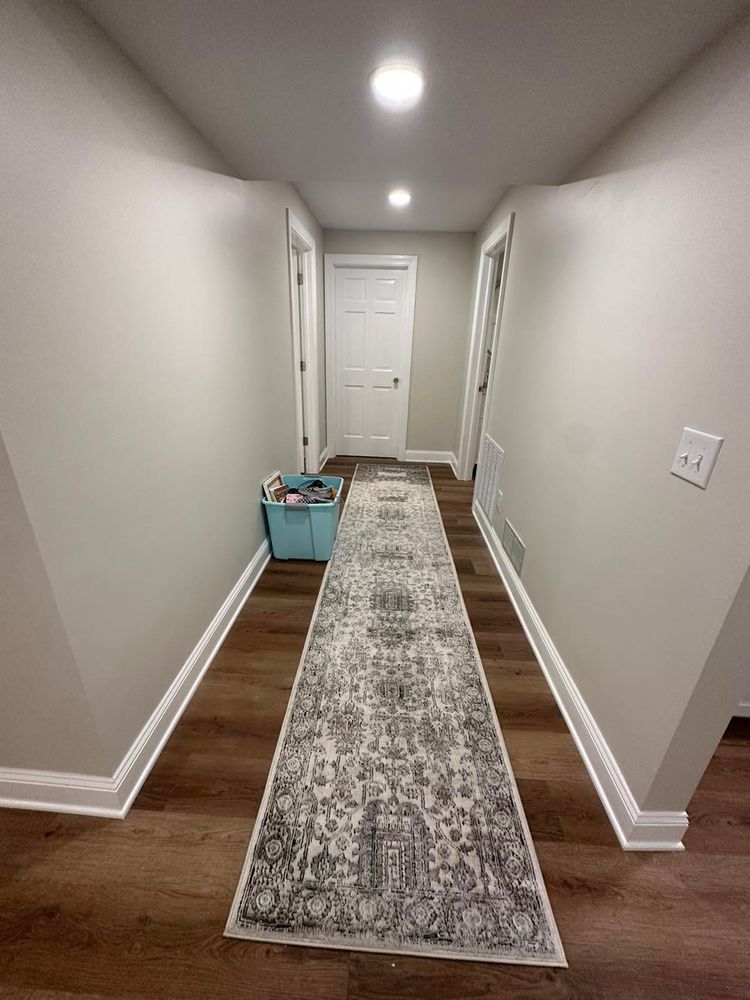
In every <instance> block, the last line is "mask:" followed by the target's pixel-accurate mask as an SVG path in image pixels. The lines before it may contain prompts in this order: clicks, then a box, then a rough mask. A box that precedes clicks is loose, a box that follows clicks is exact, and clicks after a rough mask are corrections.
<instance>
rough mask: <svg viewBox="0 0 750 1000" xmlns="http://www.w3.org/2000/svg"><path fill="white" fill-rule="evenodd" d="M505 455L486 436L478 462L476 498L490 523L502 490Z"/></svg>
mask: <svg viewBox="0 0 750 1000" xmlns="http://www.w3.org/2000/svg"><path fill="white" fill-rule="evenodd" d="M504 455H505V452H504V451H503V449H502V448H501V447H500V445H499V444H497V442H496V441H493V440H492V438H491V437H490V436H489V434H485V435H484V440H483V441H482V447H481V449H480V451H479V461H478V462H477V482H476V486H475V487H474V496H475V497H476V501H477V503H478V504H479V506H480V507H481V508H482V510H483V511H484V514H485V516H486V517H487V520H488V521H491V520H492V512H493V504H494V503H495V498H496V497H497V491H498V490H499V489H500V475H501V473H502V471H503V457H504Z"/></svg>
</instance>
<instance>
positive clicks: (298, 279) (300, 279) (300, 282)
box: [297, 274, 305, 285]
mask: <svg viewBox="0 0 750 1000" xmlns="http://www.w3.org/2000/svg"><path fill="white" fill-rule="evenodd" d="M304 283H305V279H304V278H303V277H302V275H301V274H298V275H297V284H298V285H304Z"/></svg>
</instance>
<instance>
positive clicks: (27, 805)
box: [0, 539, 271, 819]
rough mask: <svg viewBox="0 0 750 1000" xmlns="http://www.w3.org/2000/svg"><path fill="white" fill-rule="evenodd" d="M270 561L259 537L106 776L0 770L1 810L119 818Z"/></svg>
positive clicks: (151, 765) (264, 542)
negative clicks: (119, 760)
mask: <svg viewBox="0 0 750 1000" xmlns="http://www.w3.org/2000/svg"><path fill="white" fill-rule="evenodd" d="M270 558H271V550H270V546H269V543H268V539H264V541H263V543H262V544H261V546H260V547H259V549H258V551H257V552H256V553H255V555H254V556H253V558H252V559H251V561H250V563H249V564H248V566H247V567H246V568H245V570H244V571H243V573H242V575H241V576H240V578H239V580H238V581H237V583H235V585H234V586H233V587H232V589H231V591H230V592H229V594H228V595H227V598H226V600H225V601H224V603H223V604H222V605H221V607H220V608H219V610H218V611H217V612H216V614H215V615H214V618H213V621H212V622H211V624H210V625H209V626H208V628H207V629H206V631H205V632H204V633H203V635H202V636H201V638H200V640H199V642H198V644H197V645H196V647H195V648H194V649H193V651H192V653H191V654H190V656H189V657H188V658H187V660H186V661H185V663H184V664H183V666H182V667H181V669H180V671H179V673H178V674H177V676H176V677H175V679H174V681H173V682H172V683H171V684H170V686H169V689H168V690H167V692H166V694H165V695H164V697H163V698H162V699H161V701H160V702H159V704H158V705H157V706H156V708H155V709H154V711H153V713H152V714H151V717H150V718H149V720H148V721H147V722H146V725H145V726H144V727H143V729H142V730H141V732H140V733H139V734H138V736H137V737H136V739H135V741H134V742H133V745H132V746H131V747H130V749H129V750H128V752H127V754H126V755H125V757H124V759H123V761H122V763H121V764H120V766H119V767H118V768H117V770H116V771H115V773H114V775H113V776H112V777H111V778H108V777H104V776H99V775H90V774H65V773H62V772H56V771H31V770H25V769H22V768H0V806H4V807H8V808H14V809H43V810H46V811H50V812H66V813H84V814H85V815H88V816H109V817H113V818H117V819H122V818H124V817H125V816H126V815H127V812H128V810H129V809H130V806H131V805H132V803H133V800H134V799H135V797H136V795H137V794H138V791H139V789H140V787H141V785H142V784H143V782H144V781H145V780H146V778H147V776H148V774H149V772H150V770H151V768H152V767H153V766H154V764H155V763H156V760H157V758H158V756H159V754H160V753H161V751H162V749H163V747H164V744H165V743H166V742H167V740H168V739H169V737H170V735H171V733H172V730H173V729H174V727H175V726H176V725H177V722H178V721H179V719H180V716H181V715H182V713H183V712H184V711H185V709H186V708H187V705H188V703H189V701H190V699H191V698H192V696H193V694H194V692H195V690H196V688H197V687H198V685H199V684H200V682H201V680H202V679H203V675H204V674H205V672H206V671H207V670H208V668H209V666H210V665H211V661H212V660H213V658H214V657H215V656H216V654H217V653H218V651H219V649H220V648H221V644H222V642H223V641H224V638H225V636H226V634H227V632H229V629H230V628H231V627H232V625H233V624H234V620H235V618H236V617H237V615H238V614H239V613H240V611H241V610H242V606H243V604H244V603H245V601H246V600H247V599H248V597H249V596H250V594H251V592H252V590H253V588H254V587H255V585H256V583H257V582H258V580H259V579H260V576H261V573H262V572H263V570H264V569H265V567H266V564H267V562H268V560H269V559H270Z"/></svg>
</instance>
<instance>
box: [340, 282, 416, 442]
mask: <svg viewBox="0 0 750 1000" xmlns="http://www.w3.org/2000/svg"><path fill="white" fill-rule="evenodd" d="M405 349H406V272H405V271H404V270H399V269H389V268H383V269H374V268H355V267H341V268H337V269H336V368H337V371H336V405H337V414H336V416H337V426H338V432H337V441H336V452H337V453H338V454H339V455H366V456H373V457H375V458H397V457H398V436H399V429H400V419H401V414H402V409H403V410H405V407H403V408H402V399H401V393H403V392H404V391H405V390H406V386H404V387H403V388H402V387H401V385H400V384H399V382H400V379H401V377H402V374H403V370H404V360H405Z"/></svg>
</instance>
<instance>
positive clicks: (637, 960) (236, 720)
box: [0, 459, 750, 1000]
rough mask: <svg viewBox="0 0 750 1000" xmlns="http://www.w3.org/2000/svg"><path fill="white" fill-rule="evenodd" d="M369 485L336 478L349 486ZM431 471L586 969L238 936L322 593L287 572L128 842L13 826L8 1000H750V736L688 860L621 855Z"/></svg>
mask: <svg viewBox="0 0 750 1000" xmlns="http://www.w3.org/2000/svg"><path fill="white" fill-rule="evenodd" d="M355 465H356V459H338V460H336V461H332V462H329V463H328V465H327V466H326V469H325V472H326V473H327V474H331V475H342V476H344V477H345V479H346V482H347V484H348V482H349V479H350V477H351V475H352V472H353V469H354V466H355ZM430 471H431V474H432V477H433V481H434V485H435V490H436V494H437V498H438V502H439V505H440V510H441V514H442V517H443V521H444V524H445V528H446V531H447V534H448V538H449V542H450V546H451V551H452V554H453V558H454V560H455V563H456V567H457V570H458V574H459V578H460V583H461V588H462V591H463V595H464V598H465V601H466V605H467V608H468V611H469V615H470V618H471V622H472V626H473V628H474V631H475V635H476V638H477V642H478V645H479V649H480V652H481V655H482V660H483V664H484V667H485V670H486V672H487V677H488V680H489V683H490V686H491V689H492V694H493V698H494V701H495V705H496V707H497V711H498V715H499V718H500V723H501V726H502V729H503V734H504V736H505V740H506V743H507V747H508V750H509V753H510V758H511V762H512V765H513V769H514V772H515V775H516V779H517V781H518V786H519V790H520V793H521V797H522V799H523V804H524V808H525V811H526V815H527V818H528V821H529V825H530V828H531V832H532V835H533V839H534V844H535V846H536V850H537V853H538V856H539V861H540V864H541V867H542V870H543V873H544V877H545V881H546V884H547V887H548V890H549V894H550V898H551V902H552V906H553V909H554V913H555V916H556V919H557V921H558V925H559V928H560V933H561V936H562V939H563V942H564V945H565V949H566V953H567V956H568V960H569V963H570V968H569V969H567V970H562V969H545V968H538V967H537V968H534V967H510V966H504V967H501V966H489V965H482V964H479V963H473V962H455V961H436V960H429V959H417V958H401V957H396V956H391V955H387V954H366V953H346V952H341V951H338V952H337V951H326V950H317V949H304V948H297V947H286V948H285V947H278V946H269V945H265V944H259V943H253V942H250V941H237V940H229V939H226V938H223V937H222V936H221V932H222V927H223V924H224V920H225V918H226V912H227V908H228V906H229V902H230V900H231V897H232V893H233V891H234V888H235V885H236V881H237V877H238V874H239V871H240V868H241V865H242V859H243V857H244V853H245V850H246V846H247V840H248V837H249V834H250V828H251V825H252V821H253V818H254V816H255V814H256V810H257V808H258V805H259V802H260V799H261V796H262V793H263V788H264V784H265V780H266V775H267V771H268V768H269V765H270V761H271V758H272V756H273V752H274V747H275V744H276V739H277V735H278V732H279V728H280V725H281V721H282V718H283V715H284V710H285V708H286V703H287V700H288V697H289V691H290V689H291V685H292V681H293V678H294V674H295V671H296V668H297V665H298V662H299V657H300V653H301V651H302V647H303V645H304V641H305V635H306V633H307V629H308V625H309V622H310V616H311V614H312V610H313V607H314V604H315V599H316V595H317V591H318V588H319V585H320V582H321V579H322V576H323V571H324V565H323V564H315V563H280V562H276V561H272V562H271V563H270V564H269V566H268V568H267V569H266V571H265V572H264V574H263V576H262V578H261V580H260V582H259V584H258V586H257V587H256V588H255V590H254V591H253V593H252V595H251V596H250V599H249V600H248V602H247V604H246V605H245V607H244V609H243V611H242V613H241V614H240V616H239V618H238V619H237V621H236V623H235V625H234V627H233V628H232V630H231V632H230V633H229V635H228V637H227V639H226V641H225V642H224V645H223V647H222V649H221V651H220V653H219V654H218V656H217V657H216V659H215V661H214V663H213V665H212V666H211V668H210V670H209V672H208V674H207V675H206V678H205V680H204V681H203V683H202V684H201V686H200V688H199V689H198V691H197V692H196V694H195V696H194V698H193V700H192V701H191V703H190V705H189V706H188V708H187V711H186V712H185V714H184V716H183V718H182V719H181V721H180V722H179V724H178V726H177V728H176V730H175V732H174V734H173V735H172V737H171V739H170V741H169V743H168V744H167V746H166V748H165V750H164V752H163V753H162V754H161V756H160V758H159V760H158V761H157V763H156V765H155V767H154V769H153V771H152V772H151V775H150V777H149V778H148V780H147V782H146V784H145V785H144V787H143V790H142V791H141V793H140V795H139V796H138V798H137V800H136V802H135V804H134V806H133V808H132V810H131V811H130V813H129V815H128V816H127V818H126V819H125V820H124V821H118V820H111V821H110V820H101V819H94V818H89V817H84V816H80V817H79V816H74V815H61V814H49V813H43V812H22V811H15V810H5V811H3V812H2V813H0V838H1V839H2V843H3V845H4V853H3V856H2V858H0V869H1V870H2V877H0V997H4V996H8V997H10V996H14V997H20V996H23V997H34V998H40V1000H41V998H44V1000H62V998H63V997H67V998H70V997H87V998H89V1000H94V998H102V997H117V998H128V1000H129V998H145V997H149V998H154V997H162V996H190V997H191V998H196V1000H201V998H204V997H205V998H211V1000H222V998H229V997H236V996H238V995H247V996H252V997H253V1000H265V998H271V997H276V996H279V995H280V992H281V994H283V996H284V997H285V998H288V1000H298V998H299V1000H303V998H304V1000H318V998H320V1000H324V998H325V1000H344V998H348V1000H375V998H379V1000H390V998H393V1000H396V998H403V1000H406V998H409V1000H422V998H427V997H430V998H434V1000H456V998H459V997H460V998H461V1000H468V998H473V997H476V998H479V997H493V998H501V997H519V996H526V995H528V996H531V997H534V998H535V1000H537V998H539V1000H544V998H547V997H550V998H551V997H555V998H590V1000H599V998H604V997H606V998H607V1000H637V998H640V997H648V998H649V1000H660V998H662V997H663V998H672V997H675V996H678V997H680V998H681V1000H682V998H685V1000H688V998H695V1000H698V998H700V1000H713V998H716V1000H718V998H734V997H740V996H742V995H743V993H744V990H745V986H746V983H747V981H748V978H749V977H750V957H749V956H748V952H747V948H746V941H744V930H745V927H744V926H743V920H742V919H741V917H742V915H743V914H744V913H746V905H747V904H746V899H745V894H746V886H747V884H748V880H749V879H750V847H749V846H748V836H747V832H748V824H749V823H750V815H749V814H748V806H747V800H746V796H743V795H742V794H741V789H742V788H743V787H745V788H746V787H747V786H746V782H747V778H748V775H749V774H750V733H748V729H747V726H746V725H743V724H741V723H736V724H735V725H734V728H733V729H732V730H731V731H730V733H728V734H727V737H726V738H725V740H724V741H723V742H722V744H721V745H720V747H719V749H718V751H717V754H716V756H715V758H714V760H713V762H712V764H711V766H710V768H709V770H708V772H707V773H706V775H705V776H704V778H703V781H702V783H701V785H700V787H699V789H698V791H697V793H696V795H695V796H694V799H693V803H692V807H691V810H690V813H691V825H690V829H689V832H688V834H687V837H686V848H687V850H686V852H685V853H682V854H678V853H673V854H661V855H660V854H653V853H652V854H638V853H627V852H624V851H623V850H622V849H621V848H620V846H619V844H618V842H617V839H616V837H615V835H614V833H613V831H612V828H611V826H610V823H609V821H608V819H607V817H606V814H605V812H604V809H603V807H602V805H601V803H600V801H599V798H598V796H597V794H596V791H595V789H594V788H593V786H592V784H591V782H590V780H589V777H588V775H587V773H586V770H585V768H584V765H583V763H582V761H581V758H580V756H579V754H578V752H577V750H576V748H575V745H574V743H573V740H572V738H571V736H570V734H569V733H568V730H567V728H566V726H565V723H564V721H563V719H562V717H561V715H560V713H559V711H558V709H557V706H556V703H555V701H554V699H553V697H552V695H551V693H550V691H549V689H548V687H547V685H546V682H545V680H544V678H543V676H542V674H541V672H540V670H539V668H538V666H537V665H536V663H535V660H534V657H533V654H532V652H531V649H530V647H529V645H528V643H527V641H526V638H525V636H524V633H523V631H522V629H521V626H520V624H519V622H518V620H517V618H516V615H515V612H514V610H513V608H512V606H511V604H510V602H509V600H508V598H507V596H506V595H505V593H504V592H503V589H502V585H501V583H500V580H499V578H498V576H497V574H496V572H495V569H494V567H493V565H492V562H491V560H490V557H489V555H488V552H487V549H486V547H485V545H484V543H483V541H482V538H481V535H480V533H479V531H478V528H477V526H476V524H475V522H474V519H473V517H472V514H471V497H472V489H473V484H472V483H471V482H458V481H456V480H455V479H454V477H453V473H452V472H451V470H450V468H449V467H448V466H445V465H432V466H431V467H430ZM743 799H744V801H743ZM719 862H720V863H719ZM280 984H281V985H280Z"/></svg>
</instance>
